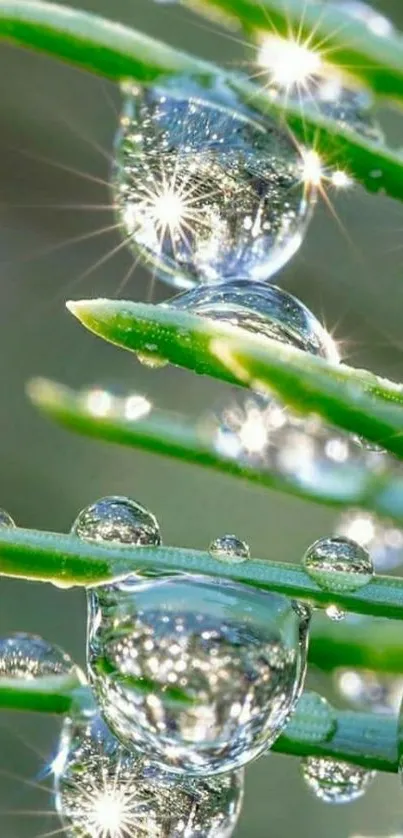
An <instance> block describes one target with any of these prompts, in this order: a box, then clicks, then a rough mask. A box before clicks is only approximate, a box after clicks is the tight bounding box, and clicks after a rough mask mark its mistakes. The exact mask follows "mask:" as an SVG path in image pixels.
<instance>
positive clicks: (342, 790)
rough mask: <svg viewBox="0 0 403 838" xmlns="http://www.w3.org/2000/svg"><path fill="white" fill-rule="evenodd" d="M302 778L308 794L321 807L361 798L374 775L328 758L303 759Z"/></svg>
mask: <svg viewBox="0 0 403 838" xmlns="http://www.w3.org/2000/svg"><path fill="white" fill-rule="evenodd" d="M301 770H302V776H303V778H304V780H305V783H306V785H307V786H308V788H309V790H310V791H311V792H312V793H313V794H314V795H315V797H317V798H318V800H321V801H322V802H323V803H352V802H353V801H354V800H359V798H360V797H363V795H364V794H365V792H366V791H367V789H368V788H369V786H370V785H371V783H372V782H373V780H374V779H375V776H376V772H375V771H368V770H367V769H365V768H361V766H359V765H352V764H351V763H349V762H342V761H341V760H335V759H331V758H330V757H305V758H304V759H303V760H302V761H301Z"/></svg>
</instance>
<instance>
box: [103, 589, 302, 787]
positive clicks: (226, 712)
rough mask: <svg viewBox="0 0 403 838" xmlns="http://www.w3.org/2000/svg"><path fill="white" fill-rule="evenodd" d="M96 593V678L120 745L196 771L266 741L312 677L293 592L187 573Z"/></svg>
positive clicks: (229, 761)
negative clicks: (308, 674)
mask: <svg viewBox="0 0 403 838" xmlns="http://www.w3.org/2000/svg"><path fill="white" fill-rule="evenodd" d="M89 600H90V617H89V643H88V665H89V675H90V680H91V683H92V686H93V689H94V693H95V695H96V698H97V701H98V704H99V707H100V708H101V710H102V713H103V716H104V718H105V720H106V721H107V723H108V725H109V727H110V728H111V730H112V731H113V733H115V735H117V736H118V737H119V739H120V740H121V741H122V742H123V743H124V744H126V745H128V746H130V747H132V746H134V747H136V748H138V749H139V750H140V751H142V752H143V753H145V754H146V755H147V756H149V757H150V758H151V759H153V760H154V761H155V762H157V763H159V764H162V765H165V766H166V767H168V768H173V769H176V770H179V771H186V772H189V773H191V774H205V773H211V774H214V773H220V772H225V771H228V770H231V769H233V768H235V767H238V766H240V765H244V764H245V763H247V762H249V761H250V760H251V759H253V758H255V757H256V756H258V755H259V754H260V753H262V752H263V751H265V750H267V748H268V747H270V746H271V744H272V743H273V742H274V740H275V739H276V738H277V736H278V735H279V734H280V732H281V730H282V729H283V727H284V725H285V723H286V722H287V720H288V717H289V715H290V713H291V711H292V710H293V708H294V705H295V702H296V700H297V699H298V697H299V695H300V692H301V689H302V685H303V681H304V676H305V667H306V645H307V633H308V625H309V616H308V615H307V614H304V616H301V614H300V612H299V611H298V609H297V608H295V607H294V606H293V603H292V602H291V601H290V600H288V599H287V598H285V597H283V596H279V595H277V594H273V593H269V592H263V591H257V590H251V589H249V588H247V587H246V586H243V585H241V584H237V583H232V582H227V581H224V580H217V579H214V580H212V579H208V578H203V577H188V576H176V577H171V578H158V579H153V580H143V582H142V584H141V585H138V584H137V585H136V584H134V585H133V584H132V582H131V580H130V579H129V580H124V581H123V582H120V583H118V584H115V585H112V586H103V587H98V588H94V589H92V590H91V591H89Z"/></svg>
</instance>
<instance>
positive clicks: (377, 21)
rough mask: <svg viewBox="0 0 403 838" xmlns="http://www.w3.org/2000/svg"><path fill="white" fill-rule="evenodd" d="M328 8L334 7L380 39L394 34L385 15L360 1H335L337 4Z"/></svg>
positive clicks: (331, 4) (393, 28) (333, 3)
mask: <svg viewBox="0 0 403 838" xmlns="http://www.w3.org/2000/svg"><path fill="white" fill-rule="evenodd" d="M329 6H334V7H335V8H338V9H340V11H343V12H344V13H345V14H346V15H349V17H351V18H353V19H354V20H358V21H359V22H360V23H363V24H364V25H365V26H366V27H367V28H368V29H369V31H370V32H372V34H373V35H379V37H380V38H390V37H391V36H392V35H394V33H395V27H394V26H393V23H392V21H390V20H389V18H387V17H385V15H381V14H380V13H379V12H378V11H377V10H376V9H374V8H373V7H372V6H371V5H370V4H369V3H363V2H362V0H337V2H332V3H329Z"/></svg>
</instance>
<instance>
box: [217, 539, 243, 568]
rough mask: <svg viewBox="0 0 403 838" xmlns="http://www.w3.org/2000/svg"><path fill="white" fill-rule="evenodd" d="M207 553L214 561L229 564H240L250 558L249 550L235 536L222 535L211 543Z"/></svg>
mask: <svg viewBox="0 0 403 838" xmlns="http://www.w3.org/2000/svg"><path fill="white" fill-rule="evenodd" d="M209 552H210V553H211V555H212V556H214V558H215V559H220V561H222V562H228V563H229V564H241V563H242V562H246V561H247V560H248V559H249V558H250V548H249V544H247V543H246V541H241V539H240V538H237V536H236V535H222V536H221V537H219V538H215V539H214V541H212V542H211V544H210V547H209Z"/></svg>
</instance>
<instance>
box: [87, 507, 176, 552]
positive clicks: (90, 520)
mask: <svg viewBox="0 0 403 838" xmlns="http://www.w3.org/2000/svg"><path fill="white" fill-rule="evenodd" d="M71 532H72V533H73V535H76V536H78V538H82V539H83V540H84V541H112V542H117V543H118V544H131V545H136V544H137V545H142V544H144V545H155V546H158V545H159V544H161V535H160V528H159V524H158V521H157V519H156V517H155V515H153V514H152V512H149V510H148V509H146V508H145V507H144V506H142V505H141V504H140V503H137V501H135V500H131V499H130V498H124V497H119V496H115V495H111V496H110V497H105V498H101V499H100V500H97V501H95V503H91V504H90V505H89V506H86V507H85V509H83V510H82V511H81V512H80V513H79V515H78V516H77V518H76V520H75V522H74V524H73V526H72V528H71Z"/></svg>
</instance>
